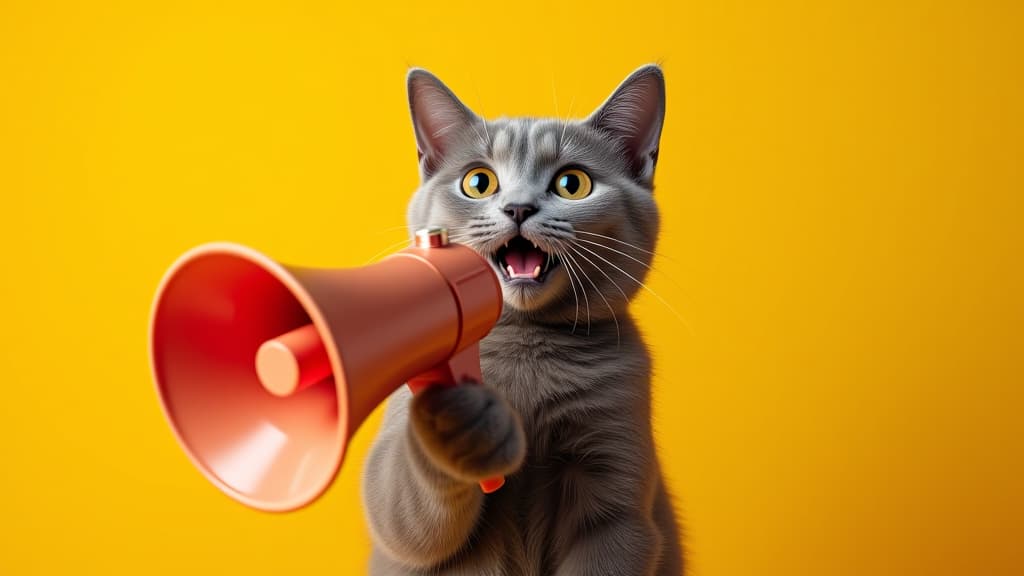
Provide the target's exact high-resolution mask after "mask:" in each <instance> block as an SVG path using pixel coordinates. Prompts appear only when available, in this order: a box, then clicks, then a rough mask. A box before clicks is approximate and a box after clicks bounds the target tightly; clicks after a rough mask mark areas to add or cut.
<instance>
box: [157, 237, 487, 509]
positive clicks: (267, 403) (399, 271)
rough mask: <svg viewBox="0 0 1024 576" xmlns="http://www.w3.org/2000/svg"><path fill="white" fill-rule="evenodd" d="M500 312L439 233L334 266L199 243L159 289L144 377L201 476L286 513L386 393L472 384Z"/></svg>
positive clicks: (472, 268) (328, 474) (472, 256)
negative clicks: (483, 343) (359, 263)
mask: <svg viewBox="0 0 1024 576" xmlns="http://www.w3.org/2000/svg"><path fill="white" fill-rule="evenodd" d="M500 313H501V287H500V284H499V283H498V280H497V277H496V276H495V274H494V272H493V270H492V269H491V266H490V264H488V263H487V261H486V260H484V259H483V258H482V257H480V256H479V255H478V254H477V253H476V252H474V251H473V250H471V249H469V248H467V247H464V246H459V245H456V244H450V245H449V244H448V243H447V239H446V234H445V233H444V232H443V230H439V229H437V230H429V231H424V232H422V233H420V234H418V235H417V245H416V246H415V247H412V248H408V249H406V250H403V251H401V252H398V253H396V254H394V255H392V256H390V257H388V258H386V259H384V260H383V261H381V262H379V263H376V264H373V265H370V266H366V267H363V268H352V269H339V270H319V269H308V268H296V267H289V266H283V265H280V264H278V263H276V262H274V261H273V260H271V259H269V258H267V257H266V256H264V255H262V254H260V253H258V252H256V251H255V250H252V249H249V248H246V247H244V246H239V245H236V244H224V243H218V244H207V245H204V246H200V247H198V248H195V249H193V250H191V251H189V252H187V253H186V254H185V255H183V256H182V257H181V258H179V259H178V261H177V262H176V263H175V264H174V265H173V266H172V267H171V269H170V270H169V271H168V273H167V274H166V276H165V277H164V279H163V281H162V282H161V284H160V287H159V289H158V292H157V296H156V301H155V303H154V307H153V313H152V318H151V323H150V356H151V363H152V369H153V376H154V380H155V381H156V385H157V391H158V393H159V397H160V400H161V404H162V406H163V409H164V413H165V415H166V416H167V418H168V420H169V422H170V424H171V427H172V429H173V430H174V432H175V434H176V436H177V439H178V441H179V442H180V443H181V445H182V447H183V448H184V449H185V452H186V453H187V454H188V455H189V457H190V459H191V460H192V462H193V463H194V464H195V465H196V467H198V468H199V470H200V471H202V473H203V474H204V475H205V476H206V477H207V478H208V479H209V480H210V481H212V482H213V483H214V484H216V485H217V486H218V487H219V488H220V489H221V490H223V491H224V492H225V493H227V494H228V495H229V496H231V497H232V498H235V499H236V500H238V501H240V502H242V503H244V504H247V505H249V506H252V507H254V508H258V509H262V510H270V511H285V510H292V509H295V508H299V507H301V506H304V505H306V504H308V503H310V502H312V501H313V500H314V499H316V498H317V497H318V496H319V495H320V494H322V493H323V491H324V490H326V489H327V487H328V486H329V485H330V483H331V482H332V480H333V479H334V477H335V475H336V474H337V472H338V469H339V467H340V466H341V462H342V460H343V458H344V455H345V449H346V445H347V444H348V439H349V438H350V437H351V436H352V435H353V434H354V433H355V431H356V430H357V429H358V428H359V426H360V425H361V424H362V422H363V420H364V419H365V418H366V417H367V416H368V415H369V414H370V412H372V411H373V409H374V408H375V407H376V406H377V405H378V404H380V403H381V402H382V401H383V400H384V399H386V398H387V397H388V396H389V395H390V394H391V393H392V392H393V391H394V390H395V389H396V388H397V387H399V386H401V385H402V384H403V383H406V382H408V383H409V385H410V387H411V388H413V391H414V392H415V391H417V390H418V389H419V388H421V387H423V386H427V385H433V384H457V383H461V382H462V381H464V380H475V381H479V380H480V379H481V378H480V361H479V354H478V347H477V342H478V341H479V340H480V339H481V338H483V337H484V336H485V335H486V334H487V332H488V331H490V329H491V327H492V326H493V325H494V323H495V322H497V320H498V317H499V315H500ZM500 483H501V480H500V479H494V480H489V481H487V482H484V483H482V486H483V487H484V489H485V490H487V491H490V490H492V489H496V488H497V487H498V486H500Z"/></svg>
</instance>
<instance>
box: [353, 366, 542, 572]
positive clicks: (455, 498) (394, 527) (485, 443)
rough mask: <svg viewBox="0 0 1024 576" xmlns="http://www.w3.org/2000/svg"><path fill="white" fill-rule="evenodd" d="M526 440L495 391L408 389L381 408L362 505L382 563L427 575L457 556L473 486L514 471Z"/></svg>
mask: <svg viewBox="0 0 1024 576" xmlns="http://www.w3.org/2000/svg"><path fill="white" fill-rule="evenodd" d="M525 452H526V440H525V436H524V434H523V429H522V424H521V423H520V421H519V417H518V416H517V415H516V414H515V412H514V411H513V409H512V407H511V406H510V405H509V404H508V402H506V401H505V399H504V397H502V396H501V393H500V392H498V391H497V390H495V389H494V388H491V387H487V386H482V385H475V384H464V385H461V386H454V387H435V388H428V389H426V390H424V391H423V392H421V393H420V394H419V395H417V396H415V397H413V396H412V394H410V393H409V391H408V389H405V388H404V387H403V389H401V390H399V391H398V392H396V393H395V394H394V395H393V396H392V398H391V400H390V401H389V403H388V410H387V413H386V415H385V420H384V423H383V425H382V426H381V430H380V432H379V433H378V435H377V439H376V441H375V443H374V446H373V449H372V450H371V453H370V456H369V458H368V460H367V463H366V468H365V472H364V477H363V499H364V504H365V508H366V513H367V517H368V520H369V525H370V532H371V535H372V537H373V540H374V543H375V544H376V546H377V547H378V549H380V550H381V551H382V552H384V553H385V555H386V556H387V557H388V558H389V561H392V562H398V563H399V564H401V565H403V566H406V567H409V568H421V569H430V568H432V567H435V566H437V565H438V564H440V563H442V562H443V561H445V560H446V559H448V558H450V557H451V556H453V555H454V554H456V553H458V552H459V551H460V550H462V549H463V548H464V547H465V545H466V543H467V542H468V540H469V538H470V536H471V534H472V531H473V529H474V527H475V526H476V524H477V519H478V518H479V515H480V510H481V507H482V503H483V498H484V497H483V494H482V493H481V491H480V486H479V482H480V480H483V479H486V478H491V477H494V476H501V475H506V474H511V473H513V472H515V471H516V470H517V469H518V468H519V466H520V465H521V464H522V461H523V458H524V455H525Z"/></svg>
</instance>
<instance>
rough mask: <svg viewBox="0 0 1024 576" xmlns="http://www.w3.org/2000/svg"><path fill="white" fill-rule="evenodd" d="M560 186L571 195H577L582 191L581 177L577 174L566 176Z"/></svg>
mask: <svg viewBox="0 0 1024 576" xmlns="http://www.w3.org/2000/svg"><path fill="white" fill-rule="evenodd" d="M560 180H561V181H560V182H559V184H560V185H561V186H562V188H563V189H565V191H566V192H568V193H569V194H575V193H576V192H577V191H578V190H579V189H580V177H579V176H577V175H575V174H564V175H563V176H562V178H561V179H560Z"/></svg>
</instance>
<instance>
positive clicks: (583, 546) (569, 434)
mask: <svg viewBox="0 0 1024 576" xmlns="http://www.w3.org/2000/svg"><path fill="white" fill-rule="evenodd" d="M600 400H601V398H600V397H597V396H592V397H591V398H589V402H590V404H587V405H586V407H587V408H589V411H588V412H587V413H588V414H589V416H590V417H591V420H589V421H586V423H585V424H584V423H581V420H575V419H574V420H573V421H571V422H570V423H567V424H564V425H563V426H564V427H563V428H562V429H561V430H559V432H558V436H559V438H560V443H559V446H558V450H559V456H558V460H559V461H560V462H561V471H560V478H559V485H558V486H557V490H558V495H559V497H560V499H561V501H562V504H561V507H560V517H559V524H558V528H557V531H558V533H557V535H556V541H558V542H559V543H560V546H559V547H558V550H557V552H556V555H557V557H558V558H559V562H558V568H557V570H556V571H555V575H556V576H598V575H600V576H654V575H655V574H657V573H658V572H657V571H658V569H659V560H660V557H661V554H662V552H663V536H662V534H661V531H660V529H659V528H658V525H657V524H656V522H655V520H654V515H653V511H654V500H655V497H656V490H657V486H658V466H657V459H656V456H655V453H654V444H653V439H652V438H651V431H650V427H649V425H648V422H649V420H648V418H647V412H646V408H645V407H644V406H645V404H644V403H643V402H640V401H638V402H637V403H638V404H639V405H640V407H639V408H635V407H634V408H633V409H632V410H630V409H629V408H630V407H629V406H628V405H626V406H623V407H622V408H620V409H611V410H609V411H607V412H602V411H599V410H594V408H593V405H594V404H596V403H598V402H600ZM580 412H582V411H580ZM574 413H575V411H574Z"/></svg>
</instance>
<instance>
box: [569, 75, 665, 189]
mask: <svg viewBox="0 0 1024 576" xmlns="http://www.w3.org/2000/svg"><path fill="white" fill-rule="evenodd" d="M664 120H665V77H664V75H663V74H662V73H661V68H660V67H658V66H657V65H654V64H648V65H646V66H641V67H640V68H638V69H637V70H636V71H634V72H633V73H632V74H630V75H629V77H628V78H626V79H625V80H623V81H622V84H619V87H618V88H616V89H615V92H613V93H612V95H611V96H609V97H608V99H607V100H605V102H604V104H602V105H601V106H600V107H599V108H598V109H597V110H595V111H594V113H593V114H591V115H590V117H589V118H587V119H586V120H585V122H587V123H589V124H590V125H591V126H592V127H594V128H596V129H598V130H601V131H604V132H607V133H610V134H611V135H612V136H614V137H616V138H618V139H619V141H620V142H621V143H622V144H623V147H624V149H625V152H626V155H627V156H628V160H629V162H630V166H631V167H632V169H633V175H634V176H635V177H637V178H639V179H641V180H644V181H650V179H651V177H652V176H654V166H655V165H656V164H657V163H658V143H659V141H660V140H661V126H662V124H663V123H664Z"/></svg>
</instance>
